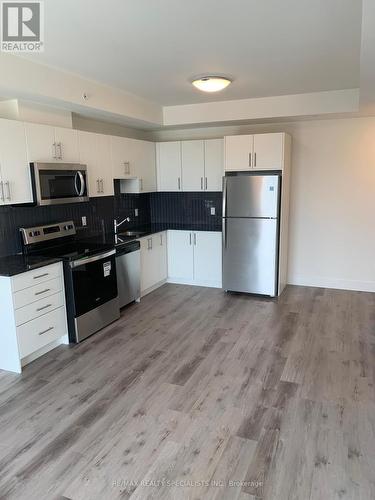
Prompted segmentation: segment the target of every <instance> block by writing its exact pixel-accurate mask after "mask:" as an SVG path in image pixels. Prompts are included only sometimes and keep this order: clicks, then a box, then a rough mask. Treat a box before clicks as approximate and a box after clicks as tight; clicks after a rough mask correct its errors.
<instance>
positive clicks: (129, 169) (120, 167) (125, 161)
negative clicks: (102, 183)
mask: <svg viewBox="0 0 375 500" xmlns="http://www.w3.org/2000/svg"><path fill="white" fill-rule="evenodd" d="M135 144H136V141H135V140H133V139H128V138H127V137H117V136H112V137H111V157H112V169H113V177H114V178H115V179H127V178H129V177H134V176H135V175H136V172H135V163H134V155H135V151H134V149H135Z"/></svg>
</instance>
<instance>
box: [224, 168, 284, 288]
mask: <svg viewBox="0 0 375 500" xmlns="http://www.w3.org/2000/svg"><path fill="white" fill-rule="evenodd" d="M223 182H224V185H223V288H224V290H227V291H235V292H246V293H254V294H262V295H270V296H276V295H277V291H278V253H279V213H280V196H281V175H275V174H272V175H267V174H263V173H262V174H255V173H251V174H243V173H240V174H229V175H227V176H226V177H224V180H223Z"/></svg>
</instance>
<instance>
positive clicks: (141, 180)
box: [139, 179, 143, 191]
mask: <svg viewBox="0 0 375 500" xmlns="http://www.w3.org/2000/svg"><path fill="white" fill-rule="evenodd" d="M139 185H140V189H141V191H143V179H139Z"/></svg>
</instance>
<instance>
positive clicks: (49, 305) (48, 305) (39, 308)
mask: <svg viewBox="0 0 375 500" xmlns="http://www.w3.org/2000/svg"><path fill="white" fill-rule="evenodd" d="M51 306H52V304H47V305H45V306H43V307H38V309H37V310H36V312H39V311H43V309H48V307H51Z"/></svg>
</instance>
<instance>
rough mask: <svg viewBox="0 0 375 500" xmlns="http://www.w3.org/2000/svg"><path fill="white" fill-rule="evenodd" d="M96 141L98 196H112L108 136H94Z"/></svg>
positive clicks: (109, 140) (112, 187) (109, 142)
mask: <svg viewBox="0 0 375 500" xmlns="http://www.w3.org/2000/svg"><path fill="white" fill-rule="evenodd" d="M95 137H96V141H97V151H98V161H97V175H98V179H99V187H100V194H99V196H113V195H114V185H113V173H112V168H111V139H110V136H109V135H103V134H95Z"/></svg>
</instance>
